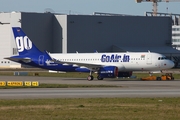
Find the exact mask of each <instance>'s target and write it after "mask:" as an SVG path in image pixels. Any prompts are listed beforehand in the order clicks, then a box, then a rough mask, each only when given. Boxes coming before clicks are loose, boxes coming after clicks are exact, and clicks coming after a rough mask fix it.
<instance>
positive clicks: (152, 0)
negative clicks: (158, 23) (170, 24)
mask: <svg viewBox="0 0 180 120" xmlns="http://www.w3.org/2000/svg"><path fill="white" fill-rule="evenodd" d="M135 1H136V3H141V2H153V16H157V6H158V2H180V0H135Z"/></svg>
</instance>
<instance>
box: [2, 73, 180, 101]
mask: <svg viewBox="0 0 180 120" xmlns="http://www.w3.org/2000/svg"><path fill="white" fill-rule="evenodd" d="M0 81H38V82H39V83H40V84H41V83H48V84H50V83H54V84H93V85H98V84H99V85H100V84H103V85H116V86H119V87H116V88H24V89H0V99H29V98H32V99H36V98H95V97H106V98H107V97H130V98H132V97H180V80H174V81H140V80H139V81H138V80H136V81H135V80H131V81H130V80H123V79H122V80H119V79H118V80H117V79H104V80H102V81H99V80H93V81H87V80H86V79H84V78H59V77H38V76H0Z"/></svg>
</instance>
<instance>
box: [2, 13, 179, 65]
mask: <svg viewBox="0 0 180 120" xmlns="http://www.w3.org/2000/svg"><path fill="white" fill-rule="evenodd" d="M11 27H21V28H22V29H23V30H24V31H25V33H26V34H27V36H28V37H29V38H30V39H31V40H32V41H33V42H34V44H35V45H36V46H37V47H38V48H39V49H40V50H42V51H43V50H47V51H49V52H53V53H54V52H56V53H73V52H76V51H78V52H82V53H86V52H88V53H90V52H94V51H98V52H122V51H134V52H137V51H148V50H149V51H151V52H158V53H162V54H165V55H168V56H176V55H177V54H179V53H180V52H179V51H178V50H176V49H173V48H172V46H171V45H172V42H171V38H172V20H171V18H170V17H165V16H164V17H150V16H128V15H105V14H93V15H63V14H52V13H27V12H12V13H0V43H1V45H0V67H15V68H16V67H21V65H19V64H17V63H14V62H11V61H9V60H6V59H3V58H4V57H9V56H12V55H16V54H17V48H16V45H15V41H14V36H13V34H12V29H11Z"/></svg>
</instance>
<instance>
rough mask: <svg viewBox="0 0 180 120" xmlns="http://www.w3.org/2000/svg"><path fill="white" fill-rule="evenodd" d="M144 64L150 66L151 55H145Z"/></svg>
mask: <svg viewBox="0 0 180 120" xmlns="http://www.w3.org/2000/svg"><path fill="white" fill-rule="evenodd" d="M146 64H147V65H151V64H152V57H151V54H148V55H147V59H146Z"/></svg>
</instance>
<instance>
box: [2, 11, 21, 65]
mask: <svg viewBox="0 0 180 120" xmlns="http://www.w3.org/2000/svg"><path fill="white" fill-rule="evenodd" d="M20 18H21V13H15V12H12V13H0V68H7V67H11V68H17V67H21V65H20V64H18V63H15V62H12V61H9V60H6V59H4V58H5V57H9V56H12V55H17V49H16V45H15V42H14V36H13V35H12V29H11V27H12V26H19V27H20V26H21V23H20V21H19V20H20Z"/></svg>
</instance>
